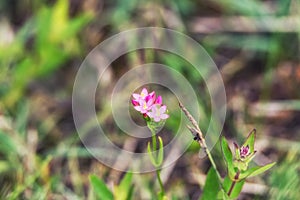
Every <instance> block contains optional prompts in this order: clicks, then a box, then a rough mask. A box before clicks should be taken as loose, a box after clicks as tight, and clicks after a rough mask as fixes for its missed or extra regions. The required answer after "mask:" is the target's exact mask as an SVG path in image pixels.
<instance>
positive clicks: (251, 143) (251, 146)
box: [243, 129, 256, 153]
mask: <svg viewBox="0 0 300 200" xmlns="http://www.w3.org/2000/svg"><path fill="white" fill-rule="evenodd" d="M255 137H256V129H253V130H252V131H251V132H250V133H249V135H248V137H247V139H246V141H245V143H244V144H243V146H244V147H246V146H247V145H248V146H249V150H250V152H251V153H252V152H254V142H255Z"/></svg>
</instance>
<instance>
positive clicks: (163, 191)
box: [148, 125, 165, 196]
mask: <svg viewBox="0 0 300 200" xmlns="http://www.w3.org/2000/svg"><path fill="white" fill-rule="evenodd" d="M148 128H149V129H150V131H151V134H152V148H153V149H152V151H156V150H157V149H156V147H157V146H156V134H155V131H154V130H153V128H152V127H151V126H149V125H148ZM156 176H157V179H158V183H159V186H160V190H161V192H160V195H161V196H164V194H165V190H164V185H163V183H162V180H161V177H160V170H159V169H157V168H156Z"/></svg>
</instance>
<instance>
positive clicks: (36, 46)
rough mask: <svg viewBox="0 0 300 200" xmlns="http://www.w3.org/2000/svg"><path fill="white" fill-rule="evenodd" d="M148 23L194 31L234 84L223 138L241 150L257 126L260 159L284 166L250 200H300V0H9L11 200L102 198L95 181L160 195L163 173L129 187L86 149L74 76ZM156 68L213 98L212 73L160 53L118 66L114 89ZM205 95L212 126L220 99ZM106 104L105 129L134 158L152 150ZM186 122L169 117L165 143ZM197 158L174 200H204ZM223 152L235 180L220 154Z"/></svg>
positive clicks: (5, 193)
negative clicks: (126, 77)
mask: <svg viewBox="0 0 300 200" xmlns="http://www.w3.org/2000/svg"><path fill="white" fill-rule="evenodd" d="M147 26H157V27H165V28H170V29H174V30H177V31H180V32H183V33H185V34H187V35H189V36H191V37H192V38H193V39H195V40H196V41H198V42H199V43H200V44H201V45H203V46H204V47H205V49H206V50H207V51H208V53H209V54H210V56H211V57H212V58H213V60H214V61H215V63H216V65H217V66H218V68H219V70H220V72H221V75H222V78H223V80H224V84H225V87H226V95H227V102H228V105H227V117H226V122H225V126H224V130H223V135H225V136H226V137H227V138H231V139H232V141H233V140H236V141H238V142H241V141H243V139H244V138H245V137H246V136H247V134H248V132H249V131H250V130H252V128H256V129H257V132H258V134H257V141H256V149H257V150H258V151H259V153H258V155H257V156H256V158H255V162H256V163H257V164H265V163H268V162H271V161H277V162H278V163H277V165H276V166H275V167H274V168H272V169H271V170H270V171H268V172H267V173H266V174H264V175H262V176H259V177H255V178H252V179H249V180H247V183H246V184H245V186H244V188H243V191H242V194H241V196H240V198H239V199H295V200H296V199H300V194H299V192H298V189H299V187H300V181H299V177H300V176H299V173H300V162H299V158H300V144H299V141H300V112H299V111H300V90H299V86H300V62H299V58H300V57H299V56H300V54H299V53H300V51H299V47H300V1H299V0H277V1H271V0H265V1H258V0H251V1H250V0H239V1H237V0H218V1H217V0H208V1H202V0H199V1H193V0H165V1H160V0H156V1H138V0H128V1H127V0H110V1H108V0H106V1H104V0H86V1H80V0H70V1H67V0H57V1H53V0H23V1H17V0H2V1H1V2H0V186H1V187H0V199H95V198H97V191H95V190H93V188H92V186H91V183H90V180H89V176H90V175H91V174H94V175H95V176H93V177H94V178H91V181H92V182H93V183H94V185H95V184H96V185H97V184H100V185H101V184H102V183H105V184H106V185H107V186H106V187H107V188H109V189H110V190H112V191H113V193H117V192H118V191H121V190H122V189H120V188H124V185H134V189H133V190H132V191H130V193H131V195H132V199H153V198H154V196H155V191H156V190H157V185H155V184H154V183H156V181H155V176H154V174H152V173H149V174H134V175H132V177H131V176H130V177H129V176H125V178H124V179H122V177H124V174H123V173H122V172H119V171H115V170H113V169H110V168H108V167H106V166H104V165H102V164H101V163H99V162H98V161H97V160H96V159H94V158H93V157H92V156H91V155H90V154H89V153H88V152H87V151H86V150H85V148H84V147H83V145H82V144H81V142H80V140H79V138H78V135H77V133H76V129H75V126H74V122H73V119H72V106H71V104H72V103H71V102H72V98H71V96H72V87H73V83H74V79H75V76H76V72H77V70H78V69H79V66H80V64H81V62H82V61H83V59H84V58H85V56H86V55H87V54H88V53H89V52H90V51H91V50H92V49H93V48H94V47H96V45H98V44H99V43H101V42H102V41H103V40H105V39H107V38H108V37H110V36H112V35H113V34H116V33H119V32H120V31H124V30H128V29H131V28H136V27H147ZM116 48H118V47H116ZM183 48H184V47H183ZM142 54H144V55H146V56H145V59H144V60H143V59H141V56H140V55H142ZM153 60H155V61H159V62H160V63H162V64H166V65H169V66H170V67H173V68H174V69H176V70H177V71H179V72H180V73H182V74H183V75H184V76H185V77H186V78H188V80H190V83H191V84H192V85H193V87H194V88H195V89H197V91H201V90H202V89H203V90H204V88H205V84H204V83H203V82H202V81H203V80H202V78H201V76H200V75H198V74H197V73H194V71H193V70H192V68H191V67H188V65H189V64H188V63H187V62H186V61H184V60H183V59H181V58H179V57H177V56H174V55H172V54H167V53H160V54H156V53H155V52H154V51H153V50H145V51H137V52H132V53H130V54H128V55H126V56H123V57H121V58H119V59H118V60H116V62H114V63H113V64H112V66H111V68H110V73H109V74H110V76H108V77H107V81H108V83H109V82H112V83H115V82H116V81H117V80H118V78H119V77H120V76H121V75H122V74H124V73H125V72H126V71H128V70H130V69H131V68H132V67H134V66H135V65H138V64H141V63H143V62H146V61H153ZM197 95H198V97H199V105H200V107H201V112H200V113H201V116H200V118H201V119H202V121H200V126H201V127H202V128H204V129H205V128H207V118H208V117H209V116H206V113H209V112H210V111H209V110H210V106H209V103H210V102H209V96H204V97H201V95H202V94H200V93H199V94H197ZM200 97H201V98H200ZM96 98H98V99H99V101H97V102H99V105H98V104H97V105H96V107H97V108H98V110H99V121H101V122H102V123H105V124H106V125H108V126H111V127H112V128H111V131H112V132H111V135H110V139H111V140H112V141H113V142H115V143H117V144H119V145H121V146H122V145H128V144H131V145H132V146H131V149H133V150H134V151H140V149H143V148H144V147H145V144H146V142H145V144H142V145H141V144H137V143H136V142H133V143H131V142H132V141H131V139H130V137H129V136H127V135H125V134H122V132H120V130H118V129H117V128H116V127H114V126H115V124H114V123H113V119H112V117H111V112H110V110H107V109H106V107H107V106H106V103H105V100H104V99H101V96H96ZM178 112H179V110H178ZM207 115H209V114H207ZM178 120H180V117H179V114H178V113H177V114H174V116H173V117H170V119H169V120H168V122H167V124H166V128H165V129H164V134H163V137H164V140H166V141H168V140H170V139H171V138H172V137H173V136H172V132H174V131H175V130H176V128H177V123H178ZM191 140H192V137H191ZM198 150H199V147H198V145H197V144H196V143H195V144H193V145H192V146H191V147H190V148H189V149H188V151H187V152H186V153H185V154H184V155H183V156H182V157H181V158H180V159H179V160H178V161H177V162H176V163H175V164H174V166H171V167H169V168H167V169H166V170H164V171H163V172H162V173H163V174H164V175H163V177H164V183H165V186H166V190H167V195H168V197H170V199H199V197H200V196H201V193H202V189H203V185H204V181H205V177H206V173H207V170H208V168H209V162H208V161H207V160H206V159H199V158H198ZM212 154H213V155H214V156H215V157H216V158H219V159H218V163H217V164H218V166H219V169H221V174H222V175H225V173H226V171H225V170H222V169H225V166H224V162H223V160H222V156H221V152H220V149H219V147H217V146H216V148H214V150H213V151H212ZM97 177H98V179H97ZM121 180H125V181H123V184H122V181H121ZM118 185H119V187H118ZM126 189H128V188H127V187H125V189H124V190H126ZM126 194H127V193H126ZM122 198H123V197H122V196H120V197H119V199H122Z"/></svg>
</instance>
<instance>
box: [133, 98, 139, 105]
mask: <svg viewBox="0 0 300 200" xmlns="http://www.w3.org/2000/svg"><path fill="white" fill-rule="evenodd" d="M131 103H132V105H133V106H138V105H139V102H138V101H137V100H135V99H132V100H131Z"/></svg>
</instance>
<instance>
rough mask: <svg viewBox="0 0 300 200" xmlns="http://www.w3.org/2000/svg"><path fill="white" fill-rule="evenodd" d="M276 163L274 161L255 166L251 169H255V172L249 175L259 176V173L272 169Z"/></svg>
mask: <svg viewBox="0 0 300 200" xmlns="http://www.w3.org/2000/svg"><path fill="white" fill-rule="evenodd" d="M275 164H276V162H273V163H270V164H267V165H265V166H259V167H253V168H251V169H254V170H253V172H252V173H251V174H250V175H249V176H248V177H253V176H257V175H259V174H261V173H263V172H265V171H267V170H268V169H270V168H271V167H273V166H274V165H275ZM251 169H250V170H251Z"/></svg>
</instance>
